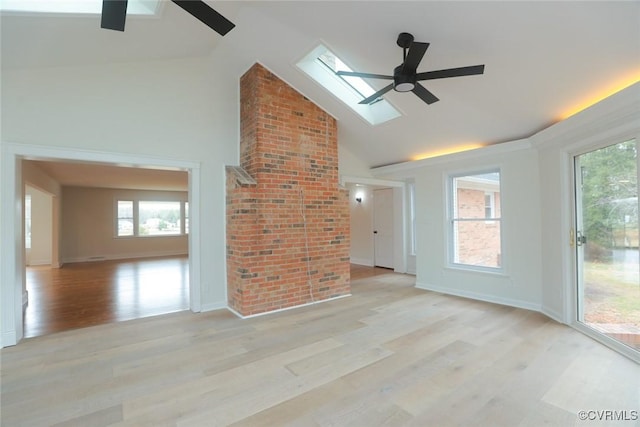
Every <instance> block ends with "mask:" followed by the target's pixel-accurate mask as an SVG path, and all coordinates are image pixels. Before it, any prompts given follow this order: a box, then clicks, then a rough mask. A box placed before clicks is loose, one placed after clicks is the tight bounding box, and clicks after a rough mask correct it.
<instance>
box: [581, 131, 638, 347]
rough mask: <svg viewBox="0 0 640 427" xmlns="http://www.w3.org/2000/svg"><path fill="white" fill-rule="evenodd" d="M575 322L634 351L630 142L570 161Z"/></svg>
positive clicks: (634, 167) (634, 212) (634, 185)
mask: <svg viewBox="0 0 640 427" xmlns="http://www.w3.org/2000/svg"><path fill="white" fill-rule="evenodd" d="M575 173H576V177H575V182H576V230H577V231H576V236H575V242H576V249H577V260H578V263H577V264H578V265H577V267H578V272H577V273H578V321H579V322H582V323H583V324H585V325H586V326H588V327H590V328H592V329H594V330H595V331H597V332H599V333H601V334H604V335H607V336H609V337H611V338H613V339H616V340H618V341H620V342H622V343H623V344H626V345H628V346H630V347H632V348H634V349H636V350H639V351H640V263H639V259H640V256H639V252H638V240H639V232H638V157H637V144H636V141H635V140H631V141H626V142H623V143H619V144H614V145H610V146H608V147H604V148H601V149H598V150H595V151H591V152H588V153H585V154H581V155H579V156H576V157H575Z"/></svg>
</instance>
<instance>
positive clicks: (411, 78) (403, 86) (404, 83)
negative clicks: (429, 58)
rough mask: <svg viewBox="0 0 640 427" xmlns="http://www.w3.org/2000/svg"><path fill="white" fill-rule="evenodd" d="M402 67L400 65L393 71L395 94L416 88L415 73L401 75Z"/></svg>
mask: <svg viewBox="0 0 640 427" xmlns="http://www.w3.org/2000/svg"><path fill="white" fill-rule="evenodd" d="M403 65H404V64H400V65H398V66H397V67H396V68H394V69H393V89H394V90H395V91H396V92H410V91H412V90H413V89H414V88H415V87H416V81H417V76H416V73H412V74H405V73H403V72H402V68H403Z"/></svg>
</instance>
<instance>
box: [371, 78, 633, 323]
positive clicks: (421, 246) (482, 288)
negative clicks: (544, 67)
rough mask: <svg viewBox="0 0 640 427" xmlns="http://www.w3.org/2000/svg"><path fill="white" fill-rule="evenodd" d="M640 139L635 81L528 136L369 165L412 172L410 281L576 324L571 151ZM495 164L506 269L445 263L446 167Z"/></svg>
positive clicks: (380, 171)
mask: <svg viewBox="0 0 640 427" xmlns="http://www.w3.org/2000/svg"><path fill="white" fill-rule="evenodd" d="M630 138H636V139H638V140H640V83H636V84H634V85H632V86H630V87H629V88H627V89H625V90H623V91H621V92H619V93H617V94H615V95H613V96H611V97H609V98H607V99H605V100H603V101H601V102H599V103H598V104H596V105H594V106H592V107H590V108H588V109H586V110H585V111H583V112H581V113H578V114H576V115H574V116H572V117H570V118H568V119H566V120H564V121H562V122H560V123H557V124H555V125H553V126H551V127H549V128H547V129H545V130H544V131H541V132H539V133H538V134H536V135H534V136H532V137H531V138H528V139H526V140H521V141H514V142H510V143H504V144H499V145H494V146H489V147H486V148H482V149H477V150H473V151H469V152H465V153H458V154H452V155H447V156H442V157H439V158H434V159H426V160H421V161H417V162H411V163H407V164H401V165H393V166H387V167H382V168H377V169H374V170H373V171H372V172H373V175H374V176H376V177H379V178H387V179H408V180H411V179H415V182H416V215H417V239H418V242H417V244H418V248H417V252H418V253H417V256H416V264H417V265H416V268H417V282H416V283H417V286H418V287H422V288H425V289H434V290H437V291H441V292H445V293H450V294H454V295H462V296H468V297H472V298H477V299H481V300H487V301H493V302H497V303H502V304H507V305H513V306H519V307H524V308H529V309H534V310H538V311H541V312H543V313H545V314H547V315H548V316H550V317H552V318H554V319H556V320H558V321H560V322H564V323H569V324H571V323H575V318H576V316H575V310H576V307H575V301H576V295H575V286H576V285H575V273H574V271H575V259H574V255H575V253H574V249H573V248H572V247H571V245H570V243H569V235H570V234H569V233H570V229H571V227H572V224H573V205H572V203H573V200H572V197H573V196H572V195H573V189H572V181H571V174H572V170H571V163H572V154H575V153H576V152H579V151H581V150H586V149H588V148H589V147H596V146H598V145H601V144H605V143H611V144H613V143H617V142H622V141H624V140H628V139H630ZM496 166H498V167H500V168H501V171H502V196H503V200H502V202H503V205H502V210H503V226H502V231H503V234H504V240H503V242H504V246H503V254H504V258H503V261H504V265H505V269H506V271H505V272H506V274H505V275H494V274H487V273H480V272H473V271H460V270H455V269H451V268H447V262H446V261H447V260H446V240H445V239H446V235H447V226H446V222H445V214H446V211H445V206H446V197H445V180H446V177H447V174H449V173H452V172H455V173H457V172H467V171H474V170H481V169H483V168H492V167H496Z"/></svg>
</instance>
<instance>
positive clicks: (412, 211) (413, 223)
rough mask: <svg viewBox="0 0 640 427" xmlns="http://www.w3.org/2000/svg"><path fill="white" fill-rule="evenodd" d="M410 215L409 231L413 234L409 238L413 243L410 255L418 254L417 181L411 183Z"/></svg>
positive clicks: (410, 242)
mask: <svg viewBox="0 0 640 427" xmlns="http://www.w3.org/2000/svg"><path fill="white" fill-rule="evenodd" d="M409 215H410V221H411V222H410V225H409V227H410V230H409V233H410V234H411V236H410V238H409V244H410V245H411V246H410V247H409V254H410V255H415V254H416V184H415V183H413V182H412V183H410V184H409Z"/></svg>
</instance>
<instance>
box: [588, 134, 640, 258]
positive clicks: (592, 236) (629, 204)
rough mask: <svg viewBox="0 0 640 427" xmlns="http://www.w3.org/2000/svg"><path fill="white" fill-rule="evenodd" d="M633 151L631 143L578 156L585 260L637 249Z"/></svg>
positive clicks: (635, 186)
mask: <svg viewBox="0 0 640 427" xmlns="http://www.w3.org/2000/svg"><path fill="white" fill-rule="evenodd" d="M636 159H637V147H636V142H635V141H634V140H631V141H627V142H623V143H620V144H615V145H612V146H609V147H606V148H603V149H600V150H596V151H593V152H590V153H587V154H584V155H582V156H580V174H581V177H582V195H583V196H582V197H583V199H582V206H583V218H584V234H585V236H586V237H587V249H588V251H587V253H586V255H587V257H588V258H590V259H594V260H598V259H607V258H608V257H610V255H611V251H610V249H612V248H629V247H636V248H637V247H638V174H637V166H636V164H637V163H636V162H637V160H636Z"/></svg>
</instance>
